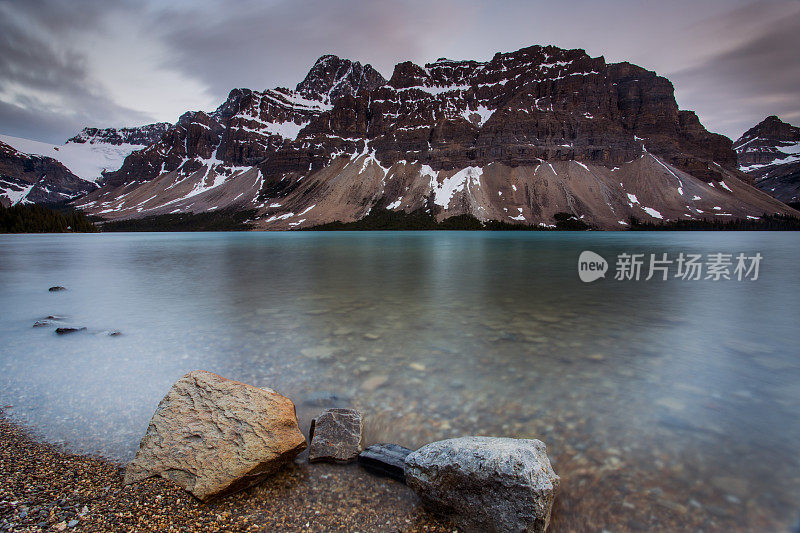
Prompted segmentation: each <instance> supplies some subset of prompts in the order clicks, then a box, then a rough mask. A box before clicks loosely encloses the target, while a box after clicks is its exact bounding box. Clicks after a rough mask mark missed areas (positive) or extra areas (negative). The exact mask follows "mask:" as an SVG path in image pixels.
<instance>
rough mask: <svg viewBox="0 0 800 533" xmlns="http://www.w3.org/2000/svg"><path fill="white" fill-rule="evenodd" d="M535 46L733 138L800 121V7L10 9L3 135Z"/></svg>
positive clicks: (0, 79)
mask: <svg viewBox="0 0 800 533" xmlns="http://www.w3.org/2000/svg"><path fill="white" fill-rule="evenodd" d="M565 4H567V5H565ZM532 44H554V45H557V46H561V47H563V48H584V49H586V50H587V52H588V53H589V54H590V55H592V56H600V55H603V56H605V58H606V60H607V61H610V62H613V61H631V62H633V63H636V64H638V65H641V66H643V67H645V68H648V69H650V70H655V71H656V72H658V73H659V74H661V75H664V76H667V77H668V78H670V79H671V80H672V82H673V83H674V85H675V88H676V96H677V99H678V104H679V105H680V106H681V108H682V109H693V110H696V111H697V113H698V114H699V115H700V118H701V120H702V121H703V123H704V124H705V125H706V127H708V128H709V129H710V130H712V131H716V132H719V133H723V134H725V135H728V136H729V137H733V138H736V137H738V136H739V135H740V134H741V133H742V132H743V131H744V130H746V129H747V128H749V127H750V126H752V125H754V124H755V123H757V122H759V121H760V120H761V119H763V118H764V117H765V116H767V115H770V114H776V115H778V116H780V117H781V118H782V119H783V120H787V121H790V122H793V123H795V124H800V60H798V58H797V50H800V0H760V1H758V2H753V1H752V0H670V1H669V2H665V1H663V0H573V1H571V2H569V3H567V2H563V1H545V0H509V1H503V0H494V1H493V2H485V1H482V0H260V1H253V0H235V1H229V2H224V3H223V2H222V1H212V0H205V1H204V0H199V1H195V0H191V1H190V0H169V1H158V0H96V1H90V0H60V1H58V0H0V133H4V134H8V135H15V136H19V137H27V138H31V139H36V140H42V141H49V142H54V143H60V142H63V141H64V139H66V138H67V137H69V136H71V135H73V134H74V133H75V132H76V131H78V130H79V129H80V128H81V127H83V126H85V125H93V126H102V127H105V126H122V125H139V124H144V123H147V122H153V121H162V120H163V121H169V122H174V121H175V120H176V119H177V117H178V116H179V115H180V114H181V113H183V112H184V111H187V110H194V109H203V110H212V109H214V108H216V107H217V106H218V105H219V104H220V103H221V102H222V101H223V100H224V98H225V97H226V96H227V94H228V92H229V90H230V89H231V88H233V87H249V88H253V89H265V88H270V87H275V86H287V87H294V85H296V84H297V82H298V81H300V80H301V79H302V78H303V77H304V75H305V73H306V72H307V71H308V69H309V67H310V66H311V65H312V64H313V63H314V61H315V60H316V59H317V58H318V57H319V56H320V55H323V54H326V53H333V54H336V55H339V56H341V57H347V58H350V59H354V60H359V61H361V62H362V63H371V64H372V65H373V66H374V67H375V68H377V69H378V70H379V71H380V72H381V73H382V74H383V75H384V76H385V77H387V78H388V77H390V76H391V73H392V69H393V67H394V65H395V64H396V63H398V62H400V61H404V60H412V61H414V62H416V63H420V64H421V63H425V62H429V61H432V60H435V59H436V58H439V57H448V58H452V59H481V60H485V59H490V58H491V56H492V55H493V54H494V52H496V51H512V50H516V49H519V48H522V47H524V46H530V45H532Z"/></svg>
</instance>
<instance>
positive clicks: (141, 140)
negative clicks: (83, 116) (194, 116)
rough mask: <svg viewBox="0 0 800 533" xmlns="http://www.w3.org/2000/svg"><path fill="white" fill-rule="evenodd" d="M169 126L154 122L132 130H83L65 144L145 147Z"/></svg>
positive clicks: (159, 136)
mask: <svg viewBox="0 0 800 533" xmlns="http://www.w3.org/2000/svg"><path fill="white" fill-rule="evenodd" d="M170 126H171V124H170V123H169V122H156V123H154V124H146V125H144V126H137V127H133V128H83V129H82V130H81V132H80V133H79V134H77V135H76V136H74V137H71V138H69V139H68V140H67V143H77V144H83V143H89V144H95V143H104V144H112V145H115V146H119V145H121V144H136V145H141V146H147V145H149V144H153V143H154V142H156V141H158V140H159V139H160V138H161V136H162V135H163V134H164V133H165V132H166V131H167V130H168V129H169V128H170Z"/></svg>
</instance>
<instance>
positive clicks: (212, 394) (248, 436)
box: [125, 370, 306, 500]
mask: <svg viewBox="0 0 800 533" xmlns="http://www.w3.org/2000/svg"><path fill="white" fill-rule="evenodd" d="M305 447H306V439H305V437H304V436H303V434H302V432H301V431H300V428H299V427H298V424H297V415H296V413H295V407H294V404H293V403H292V401H291V400H289V399H288V398H286V397H285V396H282V395H280V394H278V393H276V392H275V391H272V390H269V389H259V388H258V387H253V386H251V385H246V384H244V383H240V382H238V381H233V380H230V379H226V378H223V377H222V376H218V375H216V374H212V373H211V372H205V371H203V370H195V371H193V372H189V373H188V374H186V375H185V376H183V377H182V378H181V379H179V380H178V381H177V382H176V383H175V384H174V385H173V386H172V388H171V389H170V391H169V392H168V393H167V395H166V396H165V397H164V399H163V400H161V403H159V405H158V408H157V409H156V412H155V414H154V415H153V418H152V420H150V426H149V427H148V428H147V433H146V434H145V436H144V438H142V442H141V444H140V445H139V451H138V452H137V454H136V457H135V458H134V460H133V461H132V462H131V463H130V464H129V465H128V467H127V468H126V469H125V483H126V484H127V483H134V482H136V481H140V480H142V479H146V478H148V477H152V476H161V477H164V478H166V479H169V480H171V481H173V482H175V483H176V484H178V485H180V486H181V487H183V488H184V489H186V490H187V491H189V492H191V493H192V494H194V495H195V496H196V497H198V498H199V499H201V500H208V499H211V498H213V497H215V496H220V495H223V494H228V493H231V492H235V491H238V490H242V489H245V488H247V487H250V486H252V485H254V484H256V483H258V482H260V481H261V480H263V479H264V478H265V477H267V476H268V475H270V474H272V473H273V472H275V471H276V470H277V469H278V468H280V467H281V466H282V465H284V464H286V463H288V462H291V461H292V460H293V459H294V458H295V456H297V454H299V453H300V452H301V451H303V450H304V449H305Z"/></svg>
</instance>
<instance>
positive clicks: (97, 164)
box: [0, 122, 171, 188]
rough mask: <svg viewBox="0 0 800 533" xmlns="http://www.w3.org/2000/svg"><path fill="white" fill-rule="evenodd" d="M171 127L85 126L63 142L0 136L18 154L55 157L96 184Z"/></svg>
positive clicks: (149, 125)
mask: <svg viewBox="0 0 800 533" xmlns="http://www.w3.org/2000/svg"><path fill="white" fill-rule="evenodd" d="M170 127H171V125H170V124H168V123H166V122H159V123H155V124H147V125H144V126H138V127H134V128H120V129H116V128H105V129H98V128H84V129H83V130H82V131H81V132H80V133H79V134H78V135H76V136H74V137H72V138H70V139H69V140H67V142H66V143H64V144H62V145H52V144H48V143H43V142H39V141H33V140H30V139H22V138H19V137H12V136H10V135H0V141H2V142H4V143H6V144H8V145H10V146H11V147H12V148H14V149H15V150H17V151H19V152H21V153H25V154H30V155H40V156H44V157H49V158H52V159H55V160H56V161H59V162H60V163H61V164H63V165H64V166H65V167H67V168H68V169H69V171H70V172H72V173H73V174H74V175H76V176H78V177H79V178H81V179H83V180H85V181H90V182H92V183H96V182H98V181H100V180H101V179H102V177H103V172H106V171H114V170H117V169H119V167H120V166H121V165H122V163H123V161H125V158H126V157H128V156H129V155H130V154H131V153H132V152H135V151H136V150H141V149H142V148H143V147H144V146H148V145H150V144H152V143H154V142H156V141H158V139H160V138H161V135H163V134H164V133H165V132H166V131H167V130H168V129H169V128H170ZM93 188H94V187H93Z"/></svg>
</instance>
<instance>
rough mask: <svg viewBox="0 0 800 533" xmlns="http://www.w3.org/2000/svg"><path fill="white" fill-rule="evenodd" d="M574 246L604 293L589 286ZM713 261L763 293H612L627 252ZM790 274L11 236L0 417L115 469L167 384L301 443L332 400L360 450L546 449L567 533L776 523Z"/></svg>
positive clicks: (797, 476)
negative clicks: (355, 413) (213, 385)
mask: <svg viewBox="0 0 800 533" xmlns="http://www.w3.org/2000/svg"><path fill="white" fill-rule="evenodd" d="M584 250H591V251H593V252H596V253H597V254H599V255H600V256H602V257H603V258H605V259H606V260H607V261H608V263H609V271H608V272H607V273H606V277H605V279H600V280H598V281H595V282H593V283H584V282H582V281H581V280H580V279H579V278H578V256H579V255H580V253H581V252H582V251H584ZM720 252H721V253H726V254H734V256H735V255H736V254H738V253H740V252H742V253H745V254H746V255H747V256H748V257H750V256H753V255H755V254H756V253H760V254H761V256H762V257H763V260H762V261H761V263H760V270H759V275H758V279H756V280H752V279H744V280H742V281H739V280H737V279H736V276H734V275H732V276H731V277H732V278H733V279H730V280H725V279H721V280H717V281H714V280H711V279H708V280H706V279H701V280H684V279H680V278H676V277H675V276H674V275H673V274H674V273H675V272H676V270H675V269H676V268H677V267H676V265H672V266H671V270H670V271H669V273H668V274H669V276H668V279H667V280H666V281H665V280H663V279H661V275H660V274H657V275H656V276H654V279H650V280H645V279H644V278H645V277H646V274H647V265H646V264H645V266H644V267H643V271H642V279H640V280H638V281H636V280H616V279H614V277H615V276H614V274H615V264H616V261H617V258H618V257H619V256H620V254H623V253H628V254H633V253H643V254H646V255H645V259H648V258H649V254H656V256H657V257H659V258H660V257H661V255H662V254H664V253H666V254H667V257H668V258H670V259H674V258H676V257H678V255H679V254H680V253H684V254H703V257H708V254H715V253H720ZM798 265H800V234H798V233H761V232H748V233H735V232H719V233H709V232H654V233H650V232H620V233H614V232H603V233H599V232H581V233H567V232H362V233H354V232H341V233H338V232H336V233H333V232H332V233H317V232H299V233H298V232H290V233H178V234H173V233H157V234H154V233H150V234H146V233H139V234H76V235H2V236H0V302H2V303H1V304H0V305H1V307H0V312H1V315H0V346H2V349H1V350H0V403H2V405H8V406H12V407H10V408H8V409H6V411H7V413H8V414H9V415H10V416H12V417H13V418H14V419H16V420H18V421H20V422H22V423H25V424H27V425H29V426H30V427H32V428H34V430H35V431H36V432H38V433H39V434H40V435H41V436H42V437H43V438H46V439H48V440H50V441H53V442H56V443H62V444H64V445H65V446H66V447H67V448H68V449H70V450H74V451H80V452H89V453H100V454H102V455H104V456H106V457H109V458H111V459H114V460H118V461H123V462H124V461H128V460H130V459H131V458H132V457H133V455H134V454H135V452H136V449H137V447H138V443H139V439H140V438H141V436H142V435H143V434H144V431H145V429H146V428H147V424H148V422H149V419H150V417H151V415H152V413H153V411H154V409H155V407H156V405H157V404H158V402H159V400H160V399H161V398H162V397H163V395H164V394H165V393H166V392H167V390H168V389H169V387H170V385H171V384H172V383H173V382H174V381H175V380H177V379H178V378H179V377H180V376H182V375H183V374H184V373H186V372H188V371H190V370H194V369H204V370H209V371H212V372H216V373H218V374H221V375H223V376H225V377H228V378H232V379H236V380H240V381H244V382H246V383H250V384H253V385H256V386H260V387H271V388H273V389H276V390H278V391H280V392H281V393H283V394H285V395H287V396H289V397H290V398H292V399H293V401H294V402H295V404H297V409H298V416H299V418H300V420H301V428H302V429H303V430H304V431H305V430H307V428H308V423H309V421H310V419H311V418H312V417H313V416H314V415H316V414H317V413H318V412H319V411H320V409H321V408H322V407H324V406H328V405H329V404H331V403H335V404H336V405H342V406H353V407H357V408H358V409H360V410H361V411H362V413H363V414H364V416H365V439H366V441H367V443H368V444H371V443H375V442H396V443H399V444H402V445H405V446H408V447H411V448H414V447H418V446H420V445H422V444H425V443H427V442H430V441H434V440H439V439H442V438H448V437H455V436H461V435H496V436H510V437H524V438H539V439H541V440H542V441H544V442H545V443H546V444H547V447H548V454H549V455H550V457H551V459H552V460H553V464H554V468H555V470H556V472H557V473H558V474H559V475H560V476H561V478H562V487H561V489H560V492H559V495H558V496H557V507H556V510H555V511H554V513H555V515H556V516H555V517H554V526H555V527H556V529H557V528H558V526H559V524H562V528H563V527H566V526H563V525H564V524H578V525H580V526H581V527H584V526H585V527H586V528H587V529H588V528H591V529H596V530H600V529H602V528H603V527H613V528H614V530H615V531H616V530H625V529H629V530H635V529H637V528H639V529H649V528H654V527H658V526H659V525H661V526H663V525H664V524H665V523H666V520H668V519H675V520H678V523H681V524H684V525H686V526H687V527H686V529H690V528H691V529H706V530H714V529H715V528H723V527H724V526H725V524H735V525H738V529H745V530H746V529H762V528H765V529H786V528H788V527H789V526H790V525H791V524H793V523H795V522H796V520H797V518H798V516H800V514H799V513H800V505H798V502H799V501H800V454H798V453H797V446H798V442H800V416H798V413H799V412H800V342H798V341H800V338H799V337H800V306H799V305H798V304H799V303H800V268H798ZM731 274H733V269H731ZM703 277H705V276H703ZM53 285H63V286H65V287H67V289H68V290H67V291H63V292H54V293H51V292H48V290H47V289H48V287H50V286H53ZM48 315H55V316H58V317H61V320H58V321H56V322H54V323H53V326H52V327H37V328H33V327H32V325H33V323H34V322H35V321H37V320H41V319H43V318H45V317H47V316H48ZM56 325H64V326H85V327H86V328H87V330H86V331H84V332H79V333H75V334H71V335H64V336H59V335H56V334H55V332H54V327H55V326H56ZM111 331H120V332H121V335H119V336H109V333H110V332H111ZM325 468H337V467H336V466H326V467H325ZM610 516H616V517H617V518H615V520H617V522H616V523H615V524H609V523H608V521H609V520H610V518H609V517H610ZM576 527H577V526H576ZM731 527H733V526H731Z"/></svg>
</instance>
